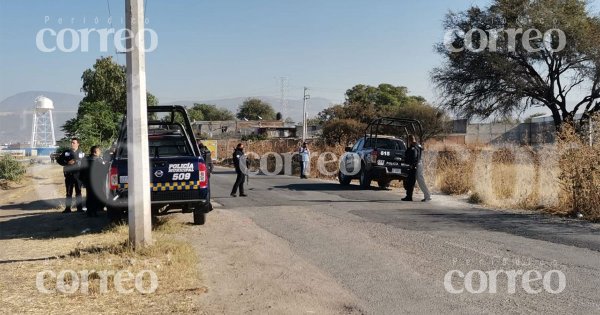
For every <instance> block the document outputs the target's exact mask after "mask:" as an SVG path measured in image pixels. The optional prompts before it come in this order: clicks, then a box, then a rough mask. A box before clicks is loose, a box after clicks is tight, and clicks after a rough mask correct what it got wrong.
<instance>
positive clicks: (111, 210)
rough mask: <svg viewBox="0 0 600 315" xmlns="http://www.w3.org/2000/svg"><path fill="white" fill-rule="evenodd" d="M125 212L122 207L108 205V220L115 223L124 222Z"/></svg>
mask: <svg viewBox="0 0 600 315" xmlns="http://www.w3.org/2000/svg"><path fill="white" fill-rule="evenodd" d="M123 212H124V210H123V209H122V208H117V207H106V216H107V218H108V222H109V223H114V224H119V223H122V222H123Z"/></svg>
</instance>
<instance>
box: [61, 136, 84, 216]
mask: <svg viewBox="0 0 600 315" xmlns="http://www.w3.org/2000/svg"><path fill="white" fill-rule="evenodd" d="M84 156H85V154H84V153H83V152H81V150H79V139H77V138H73V139H71V148H70V149H69V150H66V151H65V152H63V153H61V155H60V156H59V157H58V158H57V159H56V162H58V164H60V165H62V166H63V173H64V175H65V188H66V190H67V196H66V200H65V204H66V207H65V210H64V211H63V213H70V212H71V204H72V203H73V189H75V197H76V198H77V200H76V203H77V212H83V204H82V200H81V181H80V180H79V169H80V167H81V159H83V157H84Z"/></svg>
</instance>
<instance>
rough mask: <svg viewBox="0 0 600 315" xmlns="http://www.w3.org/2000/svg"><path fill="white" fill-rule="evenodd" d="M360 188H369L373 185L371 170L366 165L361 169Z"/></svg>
mask: <svg viewBox="0 0 600 315" xmlns="http://www.w3.org/2000/svg"><path fill="white" fill-rule="evenodd" d="M359 180H360V188H362V189H369V188H370V187H371V181H372V179H371V174H369V172H368V171H367V170H366V168H365V166H364V165H363V166H362V168H361V170H360V178H359Z"/></svg>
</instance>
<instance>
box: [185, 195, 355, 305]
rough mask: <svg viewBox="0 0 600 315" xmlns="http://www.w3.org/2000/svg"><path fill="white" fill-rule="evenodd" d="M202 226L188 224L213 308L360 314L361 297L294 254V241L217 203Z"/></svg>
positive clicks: (205, 299)
mask: <svg viewBox="0 0 600 315" xmlns="http://www.w3.org/2000/svg"><path fill="white" fill-rule="evenodd" d="M209 217H210V221H209V223H208V224H207V225H206V226H204V227H203V228H201V229H188V230H186V233H185V237H186V238H187V239H188V240H190V241H191V242H192V244H193V246H194V248H195V249H196V250H197V252H198V254H199V258H200V265H199V268H200V269H201V270H202V275H203V282H204V283H205V285H206V286H207V287H208V288H209V290H208V292H207V293H206V294H204V295H202V296H201V297H200V302H201V304H202V305H203V306H202V309H203V310H205V311H206V312H207V313H209V314H241V313H250V312H258V313H274V314H301V313H308V314H312V313H316V314H359V313H361V311H360V310H359V309H358V307H357V299H356V297H354V296H353V295H352V294H351V293H350V292H349V291H347V290H345V289H344V288H342V287H340V286H339V285H338V284H337V283H336V282H335V280H334V279H332V278H331V277H329V276H328V275H326V274H324V273H323V272H322V271H321V270H320V269H318V268H317V267H315V266H314V265H312V264H310V263H309V262H307V261H305V260H304V259H303V258H301V257H300V256H298V255H296V254H294V253H293V252H292V250H291V249H290V248H289V244H288V243H287V242H286V241H285V240H282V239H280V238H278V237H277V236H275V235H273V234H271V233H269V232H267V231H265V230H263V229H262V228H260V227H259V226H257V225H256V224H255V223H254V222H253V221H252V220H251V219H249V218H246V217H244V216H243V215H241V214H239V213H235V212H233V211H229V210H226V209H220V208H218V207H217V209H215V210H214V211H213V212H211V213H210V215H209Z"/></svg>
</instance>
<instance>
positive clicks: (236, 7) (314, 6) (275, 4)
mask: <svg viewBox="0 0 600 315" xmlns="http://www.w3.org/2000/svg"><path fill="white" fill-rule="evenodd" d="M486 3H487V1H464V0H455V1H444V0H431V1H420V2H419V1H400V0H303V1H292V0H289V1H282V0H277V1H276V0H252V1H248V0H236V1H234V0H212V1H205V0H193V1H192V0H180V1H179V0H177V1H166V0H147V1H146V17H147V19H148V20H147V22H148V24H147V25H146V26H147V27H148V28H151V29H153V30H154V31H155V32H156V34H157V38H158V43H157V48H156V50H155V51H153V52H150V53H148V54H147V80H148V89H149V90H150V92H152V93H154V94H155V95H157V96H158V97H159V99H160V100H161V101H175V100H192V99H194V100H196V99H217V98H226V97H238V96H251V95H265V96H275V97H279V95H280V79H279V78H280V77H282V76H283V77H287V78H288V80H289V88H288V91H289V92H288V95H289V98H300V97H301V94H302V87H303V86H308V87H310V88H311V89H312V91H311V92H310V93H311V95H312V96H313V97H319V96H320V97H325V98H328V99H331V100H333V101H341V100H343V94H344V91H345V90H346V89H348V88H350V87H352V86H353V85H355V84H359V83H364V84H371V85H376V84H379V83H381V82H386V83H391V84H395V85H404V86H406V87H408V88H409V90H410V92H411V93H413V94H418V95H422V96H424V97H426V98H427V99H431V98H432V95H433V91H432V87H431V84H430V83H429V72H430V71H431V69H432V68H433V67H434V66H436V65H438V64H439V62H440V58H439V57H438V56H437V55H436V54H435V53H434V52H433V44H434V43H435V42H438V41H441V39H442V38H443V35H444V30H443V29H442V25H441V21H442V19H443V17H444V14H445V13H446V12H448V10H464V9H465V8H467V7H468V6H469V5H471V4H480V5H481V4H486ZM109 6H110V11H111V15H112V17H113V19H112V25H111V24H109V21H108V18H109V16H110V15H109ZM96 18H97V19H98V24H96ZM123 18H124V1H120V0H86V1H81V0H53V1H42V0H37V1H35V0H0V100H2V99H4V98H6V97H8V96H11V95H13V94H16V93H19V92H24V91H28V90H46V91H55V92H66V93H72V94H79V93H80V91H79V89H80V87H81V79H80V77H81V74H82V72H83V70H85V69H86V68H89V67H91V65H92V64H93V63H94V61H95V59H96V58H98V57H99V56H102V55H104V56H106V55H113V56H115V49H114V45H113V44H112V40H110V41H109V49H108V51H107V52H101V51H100V40H99V36H98V35H97V34H95V35H91V36H90V40H89V51H88V52H82V51H81V48H82V47H83V45H82V44H81V43H80V45H79V46H75V48H79V49H76V50H75V51H74V52H70V53H68V52H61V51H58V49H57V50H56V51H54V52H42V51H40V50H39V49H38V47H37V45H36V36H37V34H38V32H40V31H41V30H43V29H45V28H49V29H52V30H53V31H55V32H57V33H58V32H59V31H61V30H64V29H74V30H80V29H88V28H95V29H110V28H113V27H114V28H115V29H121V28H123V27H124V25H123ZM61 19H62V24H60V23H61ZM65 32H67V33H65V34H66V35H67V36H66V38H67V39H66V42H65V45H64V46H65V47H67V48H69V47H71V44H72V43H71V42H70V40H69V38H71V37H72V36H71V35H72V34H71V33H69V32H70V30H67V31H65ZM43 39H44V45H45V46H47V47H54V46H56V44H57V36H52V35H51V34H50V33H49V32H46V33H44V37H43ZM116 58H117V60H118V61H119V62H120V63H124V62H125V56H124V55H117V56H116Z"/></svg>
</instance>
